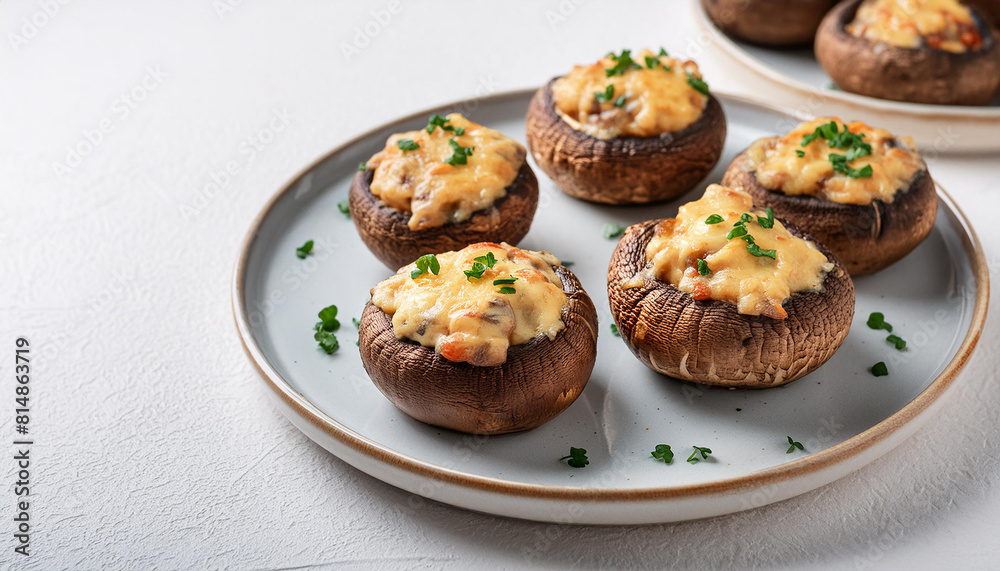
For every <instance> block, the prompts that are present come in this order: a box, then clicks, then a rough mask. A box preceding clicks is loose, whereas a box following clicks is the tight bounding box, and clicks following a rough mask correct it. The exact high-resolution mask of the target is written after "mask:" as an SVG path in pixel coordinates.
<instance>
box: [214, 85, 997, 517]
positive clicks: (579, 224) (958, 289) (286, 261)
mask: <svg viewBox="0 0 1000 571" xmlns="http://www.w3.org/2000/svg"><path fill="white" fill-rule="evenodd" d="M530 95H531V93H530V92H515V93H509V94H505V95H499V96H493V97H489V98H485V99H481V100H478V101H471V102H462V103H456V104H455V105H451V106H445V107H441V108H439V109H432V110H428V111H426V112H424V113H420V114H417V115H415V116H411V117H409V118H406V119H402V120H399V121H397V122H395V123H392V124H390V125H386V126H384V127H380V128H378V129H376V130H374V131H372V132H370V133H368V134H366V135H363V136H361V137H359V138H357V139H355V140H353V141H351V142H349V143H347V144H346V145H344V146H342V147H340V148H339V149H336V150H334V151H333V152H331V153H330V154H328V155H327V156H325V157H323V158H321V159H319V160H318V161H317V162H315V163H314V164H313V165H311V166H309V167H308V168H306V170H304V171H303V172H302V173H300V174H299V175H298V176H296V177H295V178H294V179H292V181H290V182H289V183H288V184H287V185H286V186H285V187H284V188H283V189H281V191H279V192H278V194H277V195H276V196H275V197H274V198H273V199H272V200H271V202H270V203H269V204H268V205H267V206H266V207H265V208H264V210H263V212H262V213H261V214H260V216H259V217H258V218H257V220H256V221H255V222H254V223H253V226H252V228H251V229H250V232H249V234H248V235H247V238H246V241H245V242H244V244H243V248H242V250H241V252H240V254H239V258H238V261H237V264H236V271H235V276H234V282H233V305H234V312H235V316H236V323H237V327H238V330H239V334H240V336H241V338H242V340H243V343H244V345H245V347H246V350H247V353H248V354H249V356H250V358H251V359H252V360H253V362H254V363H255V364H256V366H257V367H258V368H259V370H260V372H261V375H262V376H263V378H264V380H265V381H266V382H267V385H268V387H269V388H270V389H271V390H272V391H273V392H274V394H275V395H276V396H277V397H279V398H278V399H277V402H278V403H279V405H280V407H281V409H282V410H283V412H284V413H285V414H286V415H287V416H288V418H289V419H291V421H292V422H293V423H294V424H295V425H296V426H297V427H298V428H299V429H301V430H302V431H303V432H305V433H306V434H307V435H309V436H310V437H311V438H313V439H314V440H315V441H316V442H318V443H319V444H321V445H322V446H324V447H325V448H327V449H328V450H330V451H331V452H333V453H334V454H336V455H337V456H339V457H341V458H342V459H344V460H345V461H347V462H348V463H350V464H352V465H354V466H356V467H357V468H359V469H361V470H363V471H365V472H367V473H369V474H371V475H373V476H375V477H377V478H380V479H382V480H384V481H386V482H389V483H390V484H393V485H395V486H398V487H400V488H404V489H406V490H410V491H412V492H414V493H416V494H419V495H421V496H424V497H427V498H432V499H434V500H439V501H442V502H446V503H449V504H454V505H457V506H462V507H465V508H470V509H474V510H479V511H483V512H490V513H495V514H501V515H507V516H514V517H520V518H527V519H535V520H544V521H564V522H575V523H646V522H663V521H676V520H683V519H693V518H699V517H706V516H712V515H718V514H723V513H729V512H734V511H738V510H742V509H746V508H749V507H754V506H758V505H763V504H766V503H770V502H774V501H778V500H782V499H785V498H788V497H791V496H793V495H796V494H800V493H802V492H805V491H808V490H811V489H813V488H816V487H818V486H821V485H823V484H826V483H828V482H830V481H832V480H834V479H836V478H838V477H841V476H843V475H845V474H847V473H849V472H851V471H853V470H856V469H858V468H860V467H861V466H863V465H864V464H866V463H868V462H871V461H872V460H875V459H876V458H878V457H879V456H880V455H882V454H883V453H885V452H886V451H888V450H889V449H891V448H892V447H893V446H895V445H896V444H898V443H899V442H900V441H902V439H904V438H906V437H907V436H908V435H909V434H911V433H912V432H913V431H914V430H915V429H916V428H917V426H919V425H920V424H922V423H923V422H925V421H926V420H927V418H928V416H929V413H930V412H931V410H932V409H933V407H934V404H935V403H936V402H937V401H938V399H939V398H940V397H941V396H942V394H943V393H944V392H945V389H946V388H948V387H949V386H951V385H953V384H954V377H955V374H956V373H957V371H958V369H959V368H960V367H961V366H962V364H963V363H964V361H965V359H966V357H967V356H968V355H969V353H970V351H971V350H972V348H973V346H974V345H975V343H976V340H977V339H978V335H979V331H980V330H981V328H982V325H983V320H984V318H985V313H986V303H987V292H988V286H987V283H986V281H987V276H986V272H985V269H984V268H985V262H984V260H983V258H982V254H981V253H980V248H979V244H978V241H977V239H976V237H975V235H974V233H973V232H972V229H971V228H970V227H969V226H968V222H967V221H966V219H965V218H964V217H963V216H962V214H961V212H959V210H958V209H957V208H956V207H955V205H954V204H953V203H952V201H951V199H950V198H949V197H948V196H947V195H946V194H944V193H942V194H941V204H940V205H941V208H940V210H939V214H938V218H937V221H936V225H935V227H934V231H933V233H932V234H931V235H930V237H929V238H928V239H927V240H926V241H925V242H924V243H923V244H922V245H921V246H920V247H918V248H917V249H916V250H915V251H914V252H913V253H912V254H910V255H909V256H907V257H906V258H905V259H903V260H902V261H900V262H899V263H897V264H896V265H894V266H893V267H892V268H891V269H889V270H887V271H884V272H881V273H880V274H878V275H874V276H870V277H865V278H861V279H858V280H857V281H856V287H857V313H856V316H855V319H854V325H853V327H852V329H851V332H850V334H849V336H848V338H847V341H846V342H845V343H844V345H843V347H842V348H841V349H840V351H839V352H838V353H837V354H836V355H835V356H834V357H833V359H831V360H830V361H829V362H828V363H827V364H826V365H824V366H823V367H821V368H820V369H819V370H818V371H816V372H814V373H812V374H811V375H809V376H807V377H804V378H802V379H800V380H798V381H796V382H794V383H792V384H790V385H788V386H786V387H781V388H776V389H770V390H763V391H745V390H738V391H729V390H723V389H715V388H707V387H698V386H694V385H689V384H682V383H680V382H678V381H675V380H672V379H669V378H666V377H663V376H660V375H657V374H655V373H653V372H652V371H650V370H649V369H647V368H646V367H644V366H643V365H642V364H641V363H640V362H639V361H638V360H637V359H636V358H635V357H633V356H632V354H631V353H630V352H629V351H628V349H627V348H626V347H625V345H624V343H623V342H622V341H621V340H620V339H618V338H616V337H614V336H613V335H611V333H610V329H609V326H610V324H611V319H610V317H609V311H608V301H607V295H606V282H605V279H606V277H605V271H606V268H607V263H608V259H609V257H610V255H611V252H612V250H613V249H614V247H615V240H609V239H605V238H603V237H602V228H603V226H604V224H605V223H606V222H612V221H614V222H619V223H622V224H630V223H635V222H639V221H642V220H646V219H649V218H656V217H665V216H673V215H675V214H676V211H677V206H678V205H679V204H681V203H682V202H686V201H688V200H691V199H693V198H695V197H696V196H697V195H698V194H699V193H700V191H697V190H696V191H693V192H691V193H689V194H688V195H686V196H685V197H682V199H681V200H678V201H675V202H672V203H666V204H658V205H652V206H640V207H607V206H597V205H594V204H590V203H586V202H581V201H578V200H574V199H571V198H569V197H567V196H565V195H563V194H562V193H561V192H559V190H558V189H556V188H555V186H554V185H553V184H552V182H551V181H549V180H548V178H547V177H545V175H544V174H543V173H542V172H541V171H540V170H538V169H537V168H535V172H536V173H537V174H538V176H539V183H540V193H541V199H540V202H539V207H538V213H537V215H536V217H535V221H534V225H533V226H532V229H531V232H530V233H529V234H528V236H527V237H526V238H525V240H524V241H523V242H522V243H521V246H523V247H527V248H532V249H545V250H550V251H552V252H554V253H556V254H557V255H558V256H560V257H562V259H564V260H572V261H573V262H575V265H574V266H573V271H574V272H575V273H576V274H577V276H579V278H580V279H581V281H582V282H583V285H584V287H585V288H586V289H587V291H588V292H589V293H590V295H591V297H592V298H593V300H594V302H595V304H596V305H597V308H598V314H599V316H600V319H601V326H600V337H599V341H598V358H597V366H596V368H595V369H594V373H593V376H592V377H591V379H590V383H589V384H588V385H587V388H586V390H585V391H584V392H583V394H582V396H581V397H580V398H579V399H578V400H577V401H576V402H575V403H574V404H573V405H572V406H571V407H570V408H569V409H568V410H567V411H566V412H564V413H563V414H562V415H560V416H559V417H558V418H556V419H555V420H553V421H551V422H549V423H548V424H546V425H544V426H542V427H540V428H537V429H535V430H531V431H529V432H525V433H520V434H512V435H504V436H494V437H474V436H469V435H465V434H459V433H454V432H450V431H447V430H442V429H438V428H434V427H431V426H428V425H425V424H421V423H419V422H417V421H414V420H412V419H410V418H409V417H407V416H406V415H405V414H403V413H401V412H399V411H398V410H396V409H395V408H394V407H393V406H392V405H391V404H390V403H389V401H388V400H386V399H385V398H384V397H383V396H382V395H381V394H380V393H379V392H378V390H377V389H376V388H375V386H374V385H373V384H372V383H371V381H370V380H369V379H368V377H367V375H366V373H365V370H364V368H363V367H362V364H361V359H360V356H359V354H358V351H357V348H356V347H355V345H354V341H355V340H356V335H357V332H356V329H354V327H353V326H352V325H351V317H357V316H360V315H361V310H362V308H363V306H364V304H365V302H366V301H367V300H368V298H369V293H368V291H369V288H370V287H371V286H372V285H374V284H375V283H376V282H378V281H379V280H381V279H383V278H385V277H387V276H389V275H391V273H392V272H390V271H389V270H388V269H386V268H385V267H383V266H382V264H380V263H379V262H378V261H377V260H376V259H375V258H374V257H373V256H372V255H371V254H370V253H369V252H368V250H367V249H366V248H365V246H364V244H362V242H361V240H360V238H359V237H358V235H357V233H356V232H355V229H354V227H353V224H352V223H351V221H350V220H348V219H347V218H346V217H345V216H344V215H342V214H341V213H340V212H339V211H338V209H337V203H338V202H340V201H343V200H345V199H346V198H347V192H348V187H349V183H350V180H351V177H353V176H354V173H355V170H356V168H357V164H358V163H359V162H361V161H365V160H367V159H368V158H369V157H370V156H371V155H372V154H373V153H374V152H375V151H377V150H378V149H380V148H381V147H382V146H383V144H384V141H385V139H386V137H387V136H388V135H389V134H390V133H393V132H398V131H404V130H410V129H415V128H419V127H421V126H423V125H424V124H425V123H426V121H427V117H428V116H429V115H430V114H431V113H442V114H443V113H445V112H447V111H451V110H456V109H459V110H462V111H464V112H465V113H466V114H467V115H468V116H470V118H471V119H472V120H474V121H477V122H481V123H483V124H486V125H488V126H490V127H493V128H496V129H499V130H500V131H502V132H503V133H506V134H507V135H509V136H512V137H514V138H516V139H518V140H521V141H523V140H524V114H525V111H526V110H527V106H528V101H529V99H530ZM716 95H717V96H718V97H719V98H720V100H721V101H722V102H723V105H724V107H725V112H726V115H727V118H728V121H729V135H728V140H727V142H726V147H725V153H724V155H723V158H722V161H721V162H720V164H719V166H718V168H716V170H715V172H714V173H713V174H712V176H711V179H712V180H718V179H719V178H720V177H721V174H722V171H723V169H724V167H725V166H726V164H728V162H729V161H730V160H731V159H732V158H733V157H734V156H735V155H736V154H737V153H738V152H739V151H740V150H742V149H743V148H744V147H746V146H747V145H748V144H750V142H751V141H753V140H754V139H756V138H758V137H761V136H764V135H768V134H773V133H776V132H778V131H781V130H783V129H785V128H787V127H788V125H789V124H790V122H791V121H792V120H791V119H790V118H788V117H786V116H784V115H782V114H781V113H780V112H777V111H774V110H772V109H769V108H767V107H764V106H761V105H757V104H753V103H750V102H748V101H746V100H742V99H738V98H735V97H729V96H724V95H719V94H716ZM532 166H533V167H534V165H532ZM701 188H703V187H701ZM309 239H313V240H315V241H316V247H315V250H314V255H313V256H310V257H309V258H307V259H305V260H299V259H298V258H297V257H296V256H295V249H296V248H297V247H298V246H300V245H301V244H302V243H303V242H305V241H306V240H309ZM330 304H336V305H337V306H338V307H339V308H340V321H341V323H343V326H342V328H341V330H340V332H339V334H338V337H339V338H340V341H341V348H340V350H339V351H337V352H336V353H335V354H333V355H326V354H325V353H323V352H322V351H321V350H320V349H319V348H318V347H317V346H316V343H315V342H314V341H313V338H312V335H313V331H312V326H313V324H314V323H315V322H316V321H317V318H316V313H317V312H318V311H319V310H320V309H321V308H323V307H325V306H327V305H330ZM872 311H881V312H883V313H884V314H885V316H886V319H887V320H888V321H889V322H891V323H892V324H893V325H894V326H895V327H896V330H895V331H896V333H898V334H899V335H901V336H902V337H904V338H905V339H906V340H907V341H908V342H909V349H908V350H907V351H905V352H896V351H895V350H894V349H893V348H891V347H890V346H889V345H888V344H887V343H886V342H885V341H884V340H883V339H884V335H882V334H881V333H880V332H876V331H872V330H870V329H868V328H867V327H866V326H865V320H866V318H867V316H868V314H869V313H870V312H872ZM877 361H885V362H886V363H888V366H889V369H890V375H889V376H886V377H880V378H876V377H873V376H872V375H871V374H870V373H869V372H868V370H867V369H868V367H869V366H871V365H872V364H874V363H876V362H877ZM789 435H790V436H792V437H794V438H795V439H796V440H798V441H800V442H802V443H803V444H804V445H805V452H798V451H796V452H795V453H793V454H786V448H787V447H788V444H787V442H786V437H787V436H789ZM661 443H664V444H670V445H671V446H672V447H673V449H674V450H675V451H676V454H677V456H676V457H675V459H674V462H673V464H672V465H665V464H663V463H661V462H658V461H656V460H654V459H653V458H652V457H651V456H650V451H651V450H652V449H653V448H654V446H655V445H656V444H661ZM692 445H698V446H706V447H709V448H711V449H712V450H713V455H712V458H711V460H710V461H706V462H701V463H698V464H689V463H687V462H686V461H685V459H686V458H687V456H688V454H689V453H690V452H691V451H692V448H691V447H692ZM571 446H575V447H582V448H586V449H587V451H588V453H589V458H590V465H589V466H588V467H586V468H584V469H574V468H570V467H568V466H567V465H566V464H565V463H562V462H559V461H558V458H559V457H560V456H563V455H565V454H567V453H568V451H569V448H570V447H571ZM414 501H415V502H418V501H422V500H420V499H419V498H416V497H415V498H414Z"/></svg>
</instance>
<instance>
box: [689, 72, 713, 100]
mask: <svg viewBox="0 0 1000 571" xmlns="http://www.w3.org/2000/svg"><path fill="white" fill-rule="evenodd" d="M688 85H690V86H691V89H694V90H695V91H697V92H698V93H700V94H702V95H708V84H707V83H705V80H704V79H702V78H700V77H697V76H695V75H694V74H693V73H688Z"/></svg>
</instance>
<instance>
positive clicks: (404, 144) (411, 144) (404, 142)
mask: <svg viewBox="0 0 1000 571" xmlns="http://www.w3.org/2000/svg"><path fill="white" fill-rule="evenodd" d="M396 146H397V147H399V148H400V150H403V151H415V150H417V149H419V148H420V143H417V142H416V141H414V140H413V139H401V140H399V141H396Z"/></svg>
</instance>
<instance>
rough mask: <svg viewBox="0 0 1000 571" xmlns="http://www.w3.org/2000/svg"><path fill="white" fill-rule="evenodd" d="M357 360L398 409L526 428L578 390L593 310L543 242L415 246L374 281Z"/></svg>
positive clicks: (473, 428) (464, 425)
mask: <svg viewBox="0 0 1000 571" xmlns="http://www.w3.org/2000/svg"><path fill="white" fill-rule="evenodd" d="M360 335H361V336H360V342H359V346H360V349H361V360H362V362H363V363H364V366H365V369H366V370H367V371H368V374H369V376H371V378H372V381H374V383H375V385H376V386H377V387H378V388H379V390H380V391H382V393H383V394H384V395H385V396H386V397H387V398H388V399H389V400H390V401H392V403H393V404H395V405H396V407H398V408H399V409H400V410H402V411H403V412H405V413H406V414H408V415H410V416H411V417H413V418H415V419H417V420H420V421H422V422H426V423H428V424H432V425H435V426H441V427H444V428H450V429H453V430H458V431H462V432H469V433H475V434H501V433H506V432H515V431H519V430H527V429H529V428H534V427H536V426H539V425H541V424H543V423H545V422H547V421H548V420H550V419H552V418H554V417H555V416H556V415H558V414H559V413H560V412H562V411H563V410H565V409H566V407H568V406H569V405H570V404H572V403H573V401H574V400H576V398H577V397H578V396H579V395H580V393H581V391H583V388H584V387H585V386H586V384H587V380H588V379H589V378H590V373H591V371H592V370H593V367H594V361H595V359H596V356H597V313H596V310H595V308H594V304H593V302H592V301H591V300H590V297H588V296H587V293H586V292H585V291H584V290H583V287H582V286H581V285H580V282H579V281H578V280H577V279H576V277H575V276H574V275H573V273H572V272H570V271H569V270H568V269H567V268H565V267H563V266H562V265H560V263H559V260H558V259H556V258H555V257H554V256H552V255H551V254H549V253H547V252H534V251H530V250H521V249H519V248H515V247H513V246H510V245H508V244H495V243H489V242H483V243H478V244H472V245H469V246H467V247H465V248H463V249H461V250H459V251H455V252H446V253H442V254H437V255H425V256H422V257H421V258H420V259H418V260H417V262H415V263H413V264H410V265H408V266H405V267H403V268H401V269H400V270H399V272H397V273H396V275H394V276H392V277H390V278H388V279H386V280H385V281H383V282H381V283H379V284H378V285H376V286H375V287H374V288H372V297H371V301H369V302H368V304H367V305H366V306H365V310H364V312H363V313H362V316H361V321H360Z"/></svg>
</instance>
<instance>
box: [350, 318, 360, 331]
mask: <svg viewBox="0 0 1000 571" xmlns="http://www.w3.org/2000/svg"><path fill="white" fill-rule="evenodd" d="M351 323H353V324H354V328H355V329H361V320H360V319H358V318H357V317H352V318H351Z"/></svg>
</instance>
